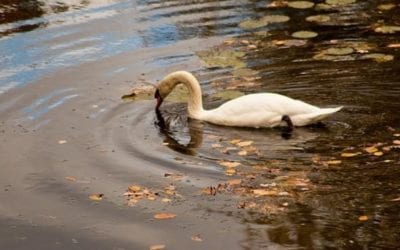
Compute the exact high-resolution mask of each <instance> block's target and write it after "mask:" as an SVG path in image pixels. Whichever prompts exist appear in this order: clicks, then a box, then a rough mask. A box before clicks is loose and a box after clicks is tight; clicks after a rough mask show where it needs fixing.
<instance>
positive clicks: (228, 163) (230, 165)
mask: <svg viewBox="0 0 400 250" xmlns="http://www.w3.org/2000/svg"><path fill="white" fill-rule="evenodd" d="M218 164H219V165H221V166H224V167H227V168H235V167H237V166H239V165H240V163H239V162H235V161H220V162H218Z"/></svg>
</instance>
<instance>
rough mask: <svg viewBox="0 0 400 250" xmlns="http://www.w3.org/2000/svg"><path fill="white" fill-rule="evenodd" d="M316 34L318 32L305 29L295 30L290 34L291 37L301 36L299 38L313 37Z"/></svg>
mask: <svg viewBox="0 0 400 250" xmlns="http://www.w3.org/2000/svg"><path fill="white" fill-rule="evenodd" d="M316 36H318V33H316V32H314V31H307V30H303V31H297V32H294V33H293V34H292V37H295V38H301V39H308V38H313V37H316Z"/></svg>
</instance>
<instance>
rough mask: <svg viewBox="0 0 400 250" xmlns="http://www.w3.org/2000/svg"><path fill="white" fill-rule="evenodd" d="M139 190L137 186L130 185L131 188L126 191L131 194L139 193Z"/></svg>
mask: <svg viewBox="0 0 400 250" xmlns="http://www.w3.org/2000/svg"><path fill="white" fill-rule="evenodd" d="M141 189H142V188H141V187H140V186H138V185H132V186H130V187H128V190H129V191H131V192H133V193H136V192H139V191H140V190H141Z"/></svg>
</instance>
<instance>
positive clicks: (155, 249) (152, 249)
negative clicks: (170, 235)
mask: <svg viewBox="0 0 400 250" xmlns="http://www.w3.org/2000/svg"><path fill="white" fill-rule="evenodd" d="M149 249H150V250H162V249H165V245H161V244H160V245H152V246H150V248H149Z"/></svg>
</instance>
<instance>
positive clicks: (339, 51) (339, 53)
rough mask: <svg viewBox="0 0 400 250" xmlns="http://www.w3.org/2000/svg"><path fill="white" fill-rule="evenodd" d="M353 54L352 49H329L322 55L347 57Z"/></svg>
mask: <svg viewBox="0 0 400 250" xmlns="http://www.w3.org/2000/svg"><path fill="white" fill-rule="evenodd" d="M353 52H354V49H353V48H349V47H348V48H329V49H326V50H324V51H322V53H325V54H327V55H335V56H343V55H349V54H351V53H353Z"/></svg>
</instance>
